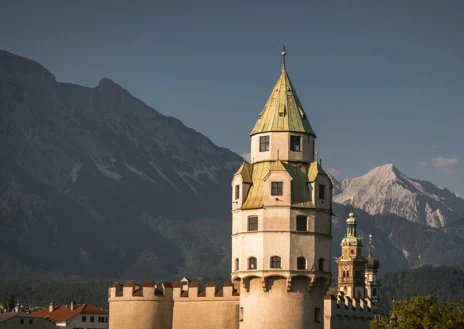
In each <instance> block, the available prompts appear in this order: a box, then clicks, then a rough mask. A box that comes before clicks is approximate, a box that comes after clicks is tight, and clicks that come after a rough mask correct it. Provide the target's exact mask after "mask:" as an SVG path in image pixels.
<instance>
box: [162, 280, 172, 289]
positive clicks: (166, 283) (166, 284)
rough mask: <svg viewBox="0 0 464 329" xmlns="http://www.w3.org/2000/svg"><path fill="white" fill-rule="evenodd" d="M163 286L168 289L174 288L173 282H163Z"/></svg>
mask: <svg viewBox="0 0 464 329" xmlns="http://www.w3.org/2000/svg"><path fill="white" fill-rule="evenodd" d="M162 284H163V286H165V287H166V288H172V282H171V281H163V282H162Z"/></svg>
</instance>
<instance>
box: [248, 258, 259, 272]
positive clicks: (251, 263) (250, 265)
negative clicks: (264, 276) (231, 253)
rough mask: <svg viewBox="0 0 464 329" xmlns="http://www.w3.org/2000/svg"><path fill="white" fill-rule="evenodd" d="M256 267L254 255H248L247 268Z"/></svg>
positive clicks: (252, 268) (253, 268)
mask: <svg viewBox="0 0 464 329" xmlns="http://www.w3.org/2000/svg"><path fill="white" fill-rule="evenodd" d="M256 268H257V260H256V258H255V257H250V258H249V259H248V269H249V270H255V269H256Z"/></svg>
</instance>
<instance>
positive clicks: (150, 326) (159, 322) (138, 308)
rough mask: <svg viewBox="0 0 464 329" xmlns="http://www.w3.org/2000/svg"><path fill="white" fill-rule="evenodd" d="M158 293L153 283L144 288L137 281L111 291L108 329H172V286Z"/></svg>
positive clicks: (112, 287)
mask: <svg viewBox="0 0 464 329" xmlns="http://www.w3.org/2000/svg"><path fill="white" fill-rule="evenodd" d="M163 290H164V291H161V290H158V289H157V286H156V285H155V283H154V282H153V281H145V282H144V283H143V287H138V286H137V285H135V282H134V281H126V282H124V285H120V284H119V283H118V282H117V283H115V284H113V285H112V286H111V287H110V288H109V321H108V322H109V328H111V329H129V328H133V327H134V325H135V324H136V327H137V329H155V328H156V329H172V310H173V300H172V286H171V284H170V283H165V284H163Z"/></svg>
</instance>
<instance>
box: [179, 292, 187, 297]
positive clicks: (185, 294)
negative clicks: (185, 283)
mask: <svg viewBox="0 0 464 329" xmlns="http://www.w3.org/2000/svg"><path fill="white" fill-rule="evenodd" d="M188 296H189V292H188V291H182V293H181V294H180V297H188Z"/></svg>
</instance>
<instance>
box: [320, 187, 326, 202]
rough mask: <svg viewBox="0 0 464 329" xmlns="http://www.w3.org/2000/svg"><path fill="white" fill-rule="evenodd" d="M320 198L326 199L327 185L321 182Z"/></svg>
mask: <svg viewBox="0 0 464 329" xmlns="http://www.w3.org/2000/svg"><path fill="white" fill-rule="evenodd" d="M319 199H321V200H325V185H322V184H319Z"/></svg>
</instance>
